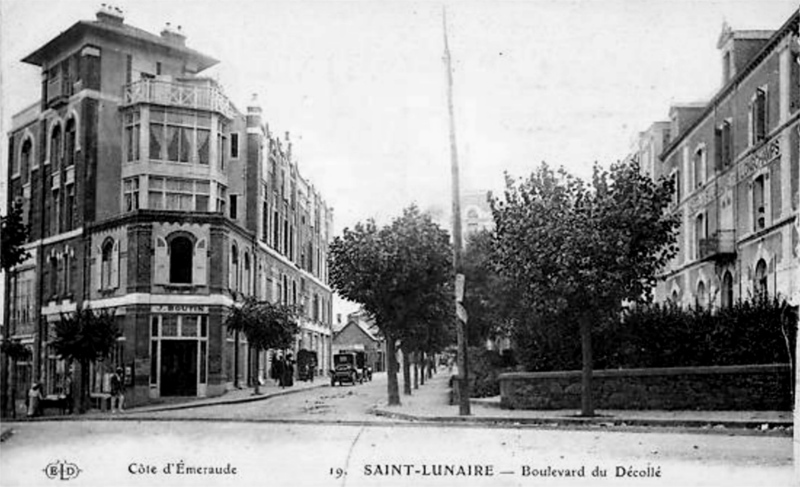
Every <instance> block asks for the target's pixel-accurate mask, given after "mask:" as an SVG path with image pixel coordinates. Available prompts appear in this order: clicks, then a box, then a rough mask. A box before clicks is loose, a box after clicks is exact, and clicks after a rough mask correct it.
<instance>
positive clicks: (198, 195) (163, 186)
mask: <svg viewBox="0 0 800 487" xmlns="http://www.w3.org/2000/svg"><path fill="white" fill-rule="evenodd" d="M210 188H211V184H210V183H209V182H208V181H205V180H195V179H182V178H167V177H150V180H149V183H148V192H147V198H148V206H149V207H150V209H153V210H180V211H209V208H208V204H209V198H210V192H211V191H210Z"/></svg>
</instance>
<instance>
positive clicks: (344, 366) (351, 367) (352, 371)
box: [331, 352, 364, 386]
mask: <svg viewBox="0 0 800 487" xmlns="http://www.w3.org/2000/svg"><path fill="white" fill-rule="evenodd" d="M357 360H358V359H357V355H356V353H355V352H340V353H337V354H336V355H334V356H333V370H331V386H335V385H336V383H337V382H338V383H339V385H342V384H343V383H344V382H348V383H350V384H353V385H355V384H356V383H358V384H360V383H363V382H364V374H363V373H362V372H361V370H359V368H358V361H357Z"/></svg>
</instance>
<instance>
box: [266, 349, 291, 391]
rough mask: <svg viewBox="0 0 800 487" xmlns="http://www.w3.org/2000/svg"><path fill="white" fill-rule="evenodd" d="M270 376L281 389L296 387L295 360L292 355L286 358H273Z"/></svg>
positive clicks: (276, 356)
mask: <svg viewBox="0 0 800 487" xmlns="http://www.w3.org/2000/svg"><path fill="white" fill-rule="evenodd" d="M270 376H271V377H272V379H273V380H274V381H276V382H277V383H278V385H279V386H281V387H291V386H293V385H294V360H293V359H292V356H291V355H287V356H286V357H283V356H280V355H275V356H274V357H272V368H271V373H270Z"/></svg>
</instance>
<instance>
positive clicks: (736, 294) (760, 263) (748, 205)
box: [639, 13, 800, 307]
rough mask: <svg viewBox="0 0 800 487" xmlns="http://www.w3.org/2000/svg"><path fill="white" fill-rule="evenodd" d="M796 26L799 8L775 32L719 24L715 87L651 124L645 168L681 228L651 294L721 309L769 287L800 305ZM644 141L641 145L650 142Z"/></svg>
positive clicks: (772, 292)
mask: <svg viewBox="0 0 800 487" xmlns="http://www.w3.org/2000/svg"><path fill="white" fill-rule="evenodd" d="M797 30H798V14H797V13H795V14H794V15H792V16H791V17H790V18H789V19H788V20H787V21H786V22H785V23H784V25H782V26H781V27H780V28H779V29H778V30H776V31H774V32H773V31H734V30H732V29H730V27H728V26H727V25H724V26H723V30H722V33H721V35H720V37H719V42H718V45H717V47H718V49H719V50H720V52H721V57H722V88H721V89H720V90H719V91H718V92H717V94H716V95H715V96H714V97H713V99H712V100H711V101H710V102H708V103H704V104H701V105H683V106H673V107H672V108H671V110H670V120H669V122H668V123H667V124H663V123H661V124H660V125H659V126H663V129H662V130H661V133H663V134H667V137H668V139H667V142H666V143H665V144H663V152H661V156H660V161H659V162H657V163H656V167H655V168H654V169H653V170H652V174H653V176H654V177H655V178H659V177H666V178H671V179H672V180H673V181H674V182H675V185H676V189H677V192H676V194H675V195H674V198H673V202H672V206H671V211H674V212H676V213H677V214H679V215H680V218H681V226H680V231H679V234H678V245H679V252H678V254H677V256H676V257H675V258H674V259H673V261H672V262H671V263H670V265H669V267H668V269H666V272H665V273H664V275H663V276H662V277H663V279H664V280H663V281H661V282H659V284H658V286H657V288H656V299H657V300H658V301H666V300H671V301H673V302H677V303H680V304H681V305H683V306H692V305H699V306H703V307H707V306H713V307H727V306H730V305H731V304H732V303H734V302H735V300H737V299H739V298H742V299H746V298H748V297H749V296H752V295H756V294H761V293H767V294H768V295H770V296H773V295H781V296H783V297H785V298H787V299H788V300H789V301H790V303H791V304H792V305H794V306H797V305H798V303H800V282H798V272H800V269H799V268H798V267H799V266H798V252H800V242H799V239H798V229H799V228H800V220H799V219H798V186H800V180H799V179H798V152H799V148H800V137H799V136H798V134H799V133H800V124H798V120H799V119H800V65H799V64H798V52H800V49H799V48H800V45H799V44H798V34H797ZM657 124H659V123H657ZM667 127H668V128H667ZM643 142H644V143H643V144H642V146H640V152H646V151H648V150H650V149H652V146H653V144H652V143H648V141H647V140H643ZM639 157H640V159H642V154H639Z"/></svg>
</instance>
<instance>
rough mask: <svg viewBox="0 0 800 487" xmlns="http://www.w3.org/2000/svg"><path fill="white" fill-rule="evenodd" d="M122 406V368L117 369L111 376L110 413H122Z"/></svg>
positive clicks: (123, 393) (123, 392)
mask: <svg viewBox="0 0 800 487" xmlns="http://www.w3.org/2000/svg"><path fill="white" fill-rule="evenodd" d="M124 404H125V381H124V380H123V378H122V367H117V370H116V371H115V372H114V375H112V376H111V412H112V413H113V412H116V411H119V412H122V411H123V406H124ZM115 407H116V410H115Z"/></svg>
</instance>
